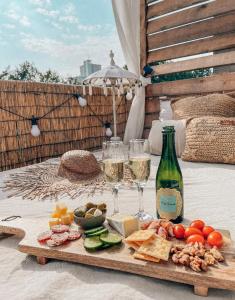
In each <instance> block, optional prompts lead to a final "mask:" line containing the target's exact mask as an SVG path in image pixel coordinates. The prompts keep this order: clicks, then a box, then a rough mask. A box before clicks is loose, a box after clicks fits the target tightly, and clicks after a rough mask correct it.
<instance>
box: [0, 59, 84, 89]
mask: <svg viewBox="0 0 235 300" xmlns="http://www.w3.org/2000/svg"><path fill="white" fill-rule="evenodd" d="M0 80H22V81H34V82H44V83H65V84H77V85H78V84H80V83H81V82H80V81H79V79H78V77H71V76H70V77H68V78H63V77H62V76H60V75H59V74H58V73H57V72H56V71H53V70H51V69H48V70H47V71H45V72H41V71H39V70H38V69H37V67H36V66H35V65H34V64H33V63H31V62H29V61H25V62H23V63H22V64H20V65H19V66H17V67H16V68H15V69H13V70H11V68H10V66H8V67H7V68H5V69H4V70H3V71H1V72H0Z"/></svg>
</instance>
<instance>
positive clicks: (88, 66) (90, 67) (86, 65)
mask: <svg viewBox="0 0 235 300" xmlns="http://www.w3.org/2000/svg"><path fill="white" fill-rule="evenodd" d="M99 70H101V65H97V64H93V63H92V62H91V60H90V59H87V60H85V61H84V62H83V65H82V66H80V76H79V77H80V78H83V79H85V78H86V77H87V76H89V75H90V74H92V73H94V72H96V71H99Z"/></svg>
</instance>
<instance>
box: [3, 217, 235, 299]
mask: <svg viewBox="0 0 235 300" xmlns="http://www.w3.org/2000/svg"><path fill="white" fill-rule="evenodd" d="M0 219H3V218H2V217H1V218H0ZM106 226H107V225H106ZM46 230H48V219H46V218H44V219H43V218H40V219H27V218H22V219H16V220H13V221H10V222H3V221H0V232H2V233H10V234H15V235H17V236H20V237H23V239H22V240H21V241H20V243H19V245H18V250H19V251H21V252H23V253H26V254H29V255H34V256H36V257H37V261H38V262H39V263H40V264H42V265H43V264H45V263H46V262H47V259H48V258H52V259H57V260H62V261H69V262H75V263H81V264H84V265H91V266H96V267H100V268H107V269H111V270H119V271H122V272H128V273H133V274H138V275H143V276H148V277H152V278H156V279H157V278H159V279H165V280H169V281H173V282H181V283H186V284H190V285H192V286H195V289H194V291H195V293H197V294H200V295H203V294H204V295H205V294H206V288H220V289H228V290H235V273H234V269H235V261H234V259H233V256H232V255H229V254H227V253H230V252H231V253H233V252H232V251H234V249H233V247H232V241H231V237H230V233H229V231H227V230H223V231H222V234H223V236H224V240H226V244H225V246H224V247H223V248H222V249H221V251H223V253H224V255H225V259H226V264H218V266H216V268H210V269H209V271H208V272H202V273H200V274H199V273H197V272H192V271H191V270H188V269H185V268H184V267H182V268H180V267H179V266H178V265H174V264H173V263H172V262H171V261H169V262H168V263H166V262H164V263H162V262H160V263H151V262H147V261H143V260H138V259H134V258H133V256H132V250H131V249H130V248H129V246H128V245H126V244H124V243H123V244H122V245H119V246H118V245H117V246H116V247H113V248H109V249H106V250H104V251H96V252H88V251H86V250H85V248H84V246H83V243H84V242H83V239H82V238H80V239H79V240H76V241H71V242H69V243H67V244H64V245H62V246H57V247H52V248H50V247H48V246H47V245H46V244H43V243H39V242H37V236H38V234H39V233H41V232H44V231H46ZM172 242H174V240H172ZM178 243H179V241H177V244H178Z"/></svg>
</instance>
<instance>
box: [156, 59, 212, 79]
mask: <svg viewBox="0 0 235 300" xmlns="http://www.w3.org/2000/svg"><path fill="white" fill-rule="evenodd" d="M168 62H169V61H160V62H155V63H153V64H152V66H153V65H161V64H166V63H168ZM212 73H213V69H212V68H205V69H199V70H192V71H184V72H177V73H172V74H166V75H155V76H153V77H152V83H158V82H164V81H175V80H181V79H190V78H198V77H206V76H209V75H211V74H212Z"/></svg>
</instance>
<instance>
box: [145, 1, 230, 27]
mask: <svg viewBox="0 0 235 300" xmlns="http://www.w3.org/2000/svg"><path fill="white" fill-rule="evenodd" d="M233 10H235V1H231V0H221V1H215V2H211V3H207V4H202V5H199V6H196V7H192V8H190V9H187V10H183V11H180V12H178V13H175V14H171V15H168V16H165V17H162V18H159V19H156V20H153V21H150V22H149V23H148V29H147V33H152V32H156V31H161V30H165V29H169V28H172V27H175V26H179V25H183V24H186V23H190V22H195V21H199V20H201V19H205V18H208V17H211V16H217V15H219V14H223V13H226V12H231V11H233Z"/></svg>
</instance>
